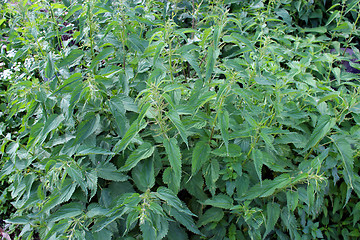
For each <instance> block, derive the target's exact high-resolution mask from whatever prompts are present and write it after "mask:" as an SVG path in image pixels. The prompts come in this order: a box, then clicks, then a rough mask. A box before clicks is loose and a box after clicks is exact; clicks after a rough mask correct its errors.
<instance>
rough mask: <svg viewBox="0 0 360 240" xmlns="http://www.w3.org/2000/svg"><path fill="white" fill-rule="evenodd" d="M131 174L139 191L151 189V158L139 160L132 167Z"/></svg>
mask: <svg viewBox="0 0 360 240" xmlns="http://www.w3.org/2000/svg"><path fill="white" fill-rule="evenodd" d="M131 176H132V179H133V180H134V182H135V184H136V186H137V188H138V189H140V190H141V191H143V192H146V190H147V189H151V188H152V187H153V186H154V185H155V176H154V163H153V159H151V158H149V159H146V160H143V161H141V162H139V163H138V164H137V165H136V166H135V167H134V168H133V169H132V172H131Z"/></svg>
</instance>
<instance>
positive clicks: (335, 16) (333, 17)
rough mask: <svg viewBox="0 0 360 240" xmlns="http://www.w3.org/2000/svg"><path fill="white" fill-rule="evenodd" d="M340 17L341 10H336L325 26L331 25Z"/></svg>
mask: <svg viewBox="0 0 360 240" xmlns="http://www.w3.org/2000/svg"><path fill="white" fill-rule="evenodd" d="M338 16H340V12H339V10H335V11H334V12H333V13H332V14H331V16H330V17H329V19H328V20H327V22H326V24H325V26H327V25H329V24H330V23H331V22H332V21H334V19H335V18H337V17H338Z"/></svg>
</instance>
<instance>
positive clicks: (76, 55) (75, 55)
mask: <svg viewBox="0 0 360 240" xmlns="http://www.w3.org/2000/svg"><path fill="white" fill-rule="evenodd" d="M83 56H84V51H83V50H80V49H74V50H72V51H71V52H70V54H69V55H68V56H66V57H65V58H64V59H63V60H62V61H61V62H60V63H59V64H57V66H58V67H59V68H62V67H64V66H68V67H70V66H72V65H73V64H76V63H77V62H78V61H80V59H81V58H82V57H83Z"/></svg>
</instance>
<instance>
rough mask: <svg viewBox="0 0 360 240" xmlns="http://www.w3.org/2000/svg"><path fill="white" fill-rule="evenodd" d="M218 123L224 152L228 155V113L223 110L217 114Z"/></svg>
mask: <svg viewBox="0 0 360 240" xmlns="http://www.w3.org/2000/svg"><path fill="white" fill-rule="evenodd" d="M218 122H219V127H220V132H221V136H222V138H223V141H224V143H225V147H226V151H227V153H229V112H228V111H226V110H225V109H224V110H222V111H220V112H219V116H218Z"/></svg>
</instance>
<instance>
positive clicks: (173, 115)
mask: <svg viewBox="0 0 360 240" xmlns="http://www.w3.org/2000/svg"><path fill="white" fill-rule="evenodd" d="M167 116H168V117H169V119H170V120H171V122H172V123H173V124H174V125H175V127H176V129H177V130H178V131H179V134H180V136H181V138H182V140H183V141H184V142H185V143H186V145H187V146H188V145H189V143H188V140H187V132H186V129H185V127H184V125H183V123H182V122H181V119H180V116H179V114H178V113H177V112H176V111H175V110H170V111H169V112H168V113H167Z"/></svg>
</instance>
